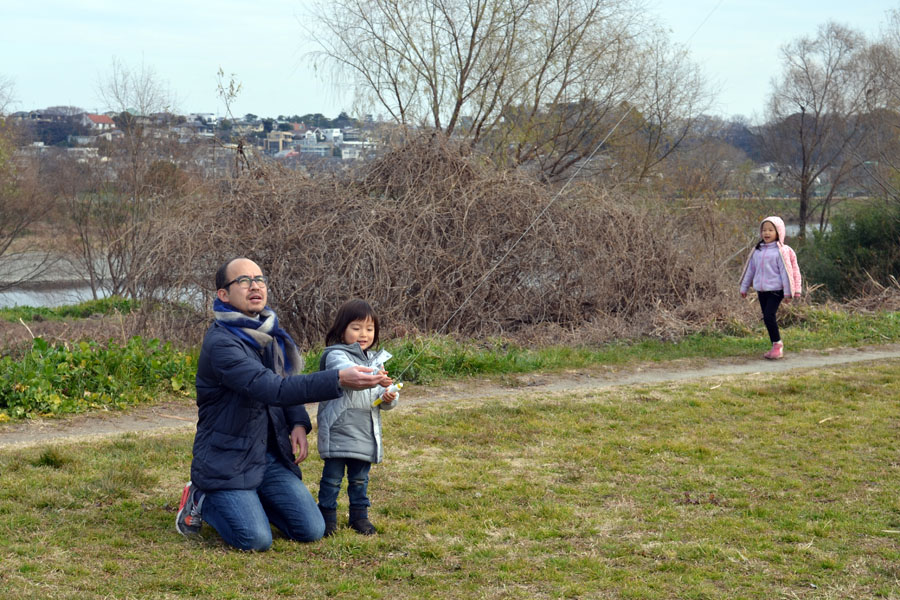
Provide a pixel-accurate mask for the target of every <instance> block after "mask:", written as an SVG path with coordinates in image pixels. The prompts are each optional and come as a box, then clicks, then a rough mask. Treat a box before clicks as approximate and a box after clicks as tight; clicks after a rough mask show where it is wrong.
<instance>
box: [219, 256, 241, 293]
mask: <svg viewBox="0 0 900 600" xmlns="http://www.w3.org/2000/svg"><path fill="white" fill-rule="evenodd" d="M236 260H237V258H232V259H230V260H227V261H226V262H224V263H222V266H221V267H219V270H218V271H216V289H217V290H221V289H222V288H224V287H225V284H226V283H228V265H230V264H231V263H233V262H234V261H236Z"/></svg>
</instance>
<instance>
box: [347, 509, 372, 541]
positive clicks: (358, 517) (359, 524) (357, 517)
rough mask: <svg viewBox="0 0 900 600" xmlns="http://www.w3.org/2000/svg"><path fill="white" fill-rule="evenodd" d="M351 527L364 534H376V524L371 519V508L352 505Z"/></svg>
mask: <svg viewBox="0 0 900 600" xmlns="http://www.w3.org/2000/svg"><path fill="white" fill-rule="evenodd" d="M350 527H351V528H352V529H353V531H355V532H357V533H361V534H363V535H375V534H376V533H378V532H377V531H375V526H374V525H372V523H371V521H369V509H368V507H366V506H351V507H350Z"/></svg>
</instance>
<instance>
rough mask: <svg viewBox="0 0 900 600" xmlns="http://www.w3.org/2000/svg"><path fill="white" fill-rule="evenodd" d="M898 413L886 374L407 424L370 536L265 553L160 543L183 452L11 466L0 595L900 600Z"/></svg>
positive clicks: (524, 396)
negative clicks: (375, 533) (374, 526)
mask: <svg viewBox="0 0 900 600" xmlns="http://www.w3.org/2000/svg"><path fill="white" fill-rule="evenodd" d="M898 398H900V362H898V361H893V362H884V363H881V364H862V365H855V366H851V367H842V368H830V369H821V370H814V371H808V372H799V373H794V374H791V375H785V376H767V378H766V380H764V381H763V380H760V379H759V378H758V376H756V377H754V376H748V377H740V378H717V379H707V380H699V381H696V382H692V383H689V384H683V383H680V384H677V385H676V384H672V385H655V386H633V387H628V388H618V389H613V390H609V391H604V392H599V393H590V394H587V393H580V394H571V393H569V394H556V395H551V396H546V395H542V394H540V393H539V392H528V391H524V390H523V391H522V393H521V394H520V395H518V396H516V397H514V398H504V399H499V398H493V399H492V398H470V399H467V400H465V401H461V402H454V403H452V404H438V403H427V402H425V403H418V404H415V405H406V406H404V405H403V404H402V403H401V405H400V407H399V408H398V409H397V410H395V411H392V412H391V413H388V414H387V415H385V447H386V461H385V462H384V463H383V464H381V465H378V466H376V467H374V468H373V471H372V482H371V484H370V495H371V497H372V501H373V507H372V510H371V517H372V520H373V522H375V524H376V526H378V527H379V529H380V530H381V533H380V534H379V535H377V536H374V537H371V538H366V537H362V536H359V535H357V534H355V533H354V532H352V531H351V530H349V529H346V528H342V529H341V530H340V531H339V533H338V535H336V536H335V537H333V538H329V539H326V540H322V541H319V542H316V543H313V544H297V543H293V542H289V541H287V540H285V539H282V538H277V537H276V541H275V544H274V545H273V548H272V550H270V551H269V552H267V553H261V554H246V553H241V552H238V551H234V550H230V549H228V548H226V547H225V546H224V545H223V544H222V542H221V540H220V539H219V537H218V535H217V534H216V533H215V532H214V531H213V530H211V529H210V528H209V527H205V528H204V531H203V533H202V534H201V536H200V537H199V539H185V538H183V537H181V536H180V535H178V534H177V533H176V532H175V531H174V526H173V525H174V515H175V510H176V507H177V502H178V495H179V492H180V488H181V486H182V485H183V483H184V480H185V478H186V475H187V473H188V469H189V464H190V448H191V441H192V436H191V435H189V434H177V435H157V436H147V437H142V436H137V435H125V436H122V437H118V438H114V439H111V440H108V441H102V442H94V443H78V444H63V443H54V441H53V440H47V444H46V445H44V446H42V447H30V448H23V449H4V450H0V477H2V485H0V597H3V598H48V599H53V598H80V599H81V598H84V599H94V598H96V599H100V598H104V599H113V598H114V599H125V598H141V599H143V598H210V599H212V598H216V599H221V598H251V599H273V598H396V599H419V598H448V599H449V598H453V599H470V598H517V599H518V598H521V599H530V598H538V599H540V598H585V599H589V598H590V599H595V598H650V599H654V598H658V599H670V598H760V599H762V598H767V599H768V598H854V599H856V598H900V499H898V493H897V491H898V489H900V458H898V457H900V454H898V449H900V405H898V402H897V399H898ZM313 438H314V436H311V439H313ZM311 456H312V458H310V459H309V460H307V462H305V463H304V464H303V467H304V474H305V479H306V482H307V485H308V486H309V487H310V488H311V490H312V491H313V493H315V492H316V490H317V488H318V485H317V483H318V478H319V474H320V469H321V461H320V460H319V459H318V457H317V455H316V453H315V451H314V450H313V451H312V453H311ZM340 502H341V503H342V510H341V512H344V511H345V510H346V496H345V495H343V494H342V496H341V498H340ZM342 516H343V518H344V520H345V519H346V515H345V514H344V515H342Z"/></svg>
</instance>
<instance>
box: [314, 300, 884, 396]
mask: <svg viewBox="0 0 900 600" xmlns="http://www.w3.org/2000/svg"><path fill="white" fill-rule="evenodd" d="M780 316H781V318H782V320H783V322H784V324H785V325H784V327H783V337H784V339H785V343H786V347H787V349H788V351H789V352H795V351H799V350H824V349H828V348H832V349H833V348H837V347H857V346H861V345H867V344H889V343H897V342H900V313H897V312H880V313H871V314H850V313H846V312H840V311H834V310H829V309H825V308H814V307H808V306H803V307H801V308H794V307H789V308H785V309H784V310H783V311H782V313H781V315H780ZM768 345H769V342H768V337H767V335H766V332H765V329H764V328H763V326H762V324H761V323H759V324H757V325H754V326H752V327H747V326H743V325H740V324H731V325H728V326H725V327H723V328H722V329H721V330H716V331H712V330H711V331H704V332H700V333H695V334H691V335H688V336H685V337H683V338H681V339H678V340H675V341H662V340H656V339H641V340H630V341H622V342H616V343H611V344H605V345H602V346H599V347H597V346H594V347H590V346H581V347H571V346H549V347H543V348H525V347H522V346H518V345H516V344H514V343H511V342H510V341H509V340H499V339H489V340H478V341H458V340H455V339H453V338H450V337H449V336H428V337H419V338H414V339H404V340H389V341H388V342H387V343H386V344H385V347H386V348H387V350H388V351H389V352H391V354H393V355H394V358H393V359H392V360H391V361H390V362H389V363H388V365H387V367H388V370H389V371H390V372H391V374H392V375H395V376H396V375H399V374H400V373H403V379H404V380H406V381H412V382H415V383H424V384H428V383H435V382H438V381H441V380H444V379H453V378H459V377H468V376H485V375H487V376H491V375H503V374H508V373H528V372H533V371H562V370H566V369H579V368H587V367H592V366H600V365H613V366H618V365H627V364H635V363H641V362H662V361H670V360H677V359H685V358H688V359H690V358H727V357H743V356H748V357H749V356H757V355H759V354H760V353H761V352H762V351H763V350H766V349H768V348H767V346H768ZM320 353H321V351H320V350H319V351H314V352H311V353H309V355H308V360H307V367H308V370H316V369H317V368H318V364H319V355H320Z"/></svg>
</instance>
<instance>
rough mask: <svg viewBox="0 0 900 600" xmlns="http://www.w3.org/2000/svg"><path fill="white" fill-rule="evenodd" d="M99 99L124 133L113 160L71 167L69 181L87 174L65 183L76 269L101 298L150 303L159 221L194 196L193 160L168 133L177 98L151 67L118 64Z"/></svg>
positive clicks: (111, 148) (112, 145) (113, 150)
mask: <svg viewBox="0 0 900 600" xmlns="http://www.w3.org/2000/svg"><path fill="white" fill-rule="evenodd" d="M99 93H100V95H101V97H102V98H103V99H104V101H105V103H106V105H107V107H108V108H109V109H110V111H111V112H113V113H114V114H115V117H114V120H115V123H116V128H117V130H118V132H120V133H121V135H120V136H119V137H118V138H116V139H114V141H113V142H112V143H110V144H108V145H107V146H106V151H107V154H108V156H104V157H103V158H102V160H98V161H94V162H92V163H90V164H87V165H85V164H81V165H75V166H70V167H69V169H68V171H69V174H70V176H74V175H76V174H78V172H80V171H83V173H80V175H78V176H77V177H75V179H72V177H69V178H66V179H64V180H65V181H69V182H70V183H69V188H68V189H67V190H65V191H64V194H63V197H64V198H66V200H67V202H68V205H69V209H68V213H69V215H70V216H71V222H72V227H73V231H74V234H75V238H76V240H77V241H76V246H75V255H76V257H77V258H76V263H77V266H78V268H79V270H80V271H81V272H82V273H84V274H85V279H86V281H88V282H89V283H90V285H91V287H92V290H93V292H94V295H95V296H97V295H98V294H99V292H100V291H101V290H103V291H105V292H107V293H109V294H116V295H124V296H129V297H135V298H136V297H144V296H146V295H147V294H152V290H150V289H148V288H147V282H146V280H145V278H144V277H143V274H144V273H145V272H146V270H147V269H148V268H150V265H149V264H148V260H149V257H151V256H152V255H153V252H154V247H155V244H156V243H157V238H158V230H157V228H156V227H155V219H157V218H159V217H160V216H162V215H165V214H166V212H167V211H168V210H169V207H170V205H171V203H172V202H174V201H176V200H177V199H178V198H180V197H181V196H182V195H183V194H185V193H187V192H186V189H185V187H184V185H185V183H186V182H187V177H186V175H185V169H186V168H187V165H188V164H189V161H188V160H187V158H188V157H186V156H184V148H185V146H184V145H182V144H179V143H178V141H177V140H176V139H174V138H173V136H172V135H170V133H169V132H168V130H167V128H166V127H165V125H167V120H168V115H170V114H171V113H170V111H171V107H172V103H173V100H172V99H171V97H170V95H169V94H168V92H167V91H166V88H165V86H164V84H163V82H162V81H161V80H160V79H159V77H158V76H157V75H156V73H155V72H154V71H153V70H152V69H151V68H150V67H148V66H146V65H143V64H142V65H141V66H140V67H138V68H130V67H127V66H125V65H122V64H121V63H119V62H118V61H113V63H112V69H111V72H110V75H109V77H108V78H107V79H106V80H105V81H103V82H102V83H101V85H100V89H99ZM85 184H87V188H85Z"/></svg>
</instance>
